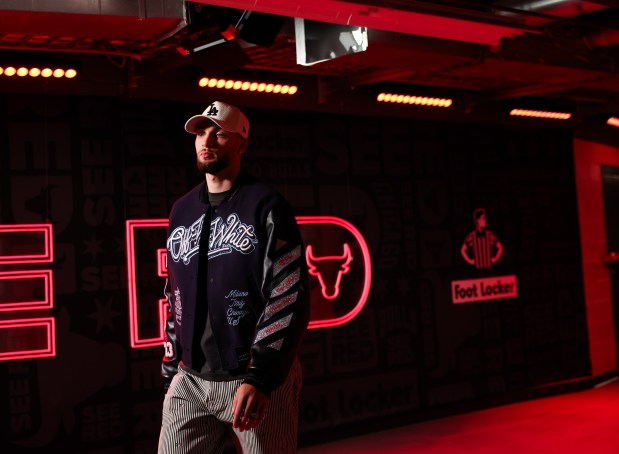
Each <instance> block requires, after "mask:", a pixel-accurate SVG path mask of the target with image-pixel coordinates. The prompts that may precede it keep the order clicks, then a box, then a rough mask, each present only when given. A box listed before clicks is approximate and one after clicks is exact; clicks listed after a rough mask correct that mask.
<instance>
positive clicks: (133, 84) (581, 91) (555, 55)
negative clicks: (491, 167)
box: [0, 0, 619, 121]
mask: <svg viewBox="0 0 619 454" xmlns="http://www.w3.org/2000/svg"><path fill="white" fill-rule="evenodd" d="M294 18H303V19H306V20H311V21H318V22H324V23H327V24H334V25H340V26H344V25H352V26H360V27H367V29H368V35H367V37H368V48H367V50H366V51H364V52H358V53H351V54H349V55H344V56H339V57H337V58H333V59H330V60H327V61H324V62H321V63H317V64H314V65H310V66H304V65H300V64H297V49H296V44H297V43H296V38H297V37H296V34H295V27H294ZM200 48H202V49H203V50H200V51H196V49H200ZM28 59H29V60H31V61H36V60H37V59H46V60H54V59H58V60H62V59H65V60H72V61H78V62H79V65H81V69H82V70H81V77H83V79H84V80H85V81H86V82H85V83H83V84H82V85H83V87H82V91H83V92H88V91H89V90H91V91H93V92H101V93H112V92H114V90H116V91H118V89H117V88H116V89H115V88H113V87H114V85H115V84H116V86H119V85H120V86H122V87H123V88H122V90H123V93H124V94H130V93H131V90H134V91H135V92H136V93H137V92H140V93H141V95H143V96H155V97H156V96H158V95H161V94H162V91H165V92H166V96H178V97H179V98H182V99H195V93H194V92H195V90H199V89H198V88H197V78H198V77H199V76H200V75H206V76H209V77H229V78H239V79H241V78H244V79H246V80H256V79H265V78H268V79H271V80H279V79H282V80H286V81H292V82H294V83H296V84H297V85H298V86H299V87H300V89H299V92H302V91H303V90H305V92H306V93H307V94H306V96H305V97H303V98H302V99H303V102H302V105H303V106H304V108H307V109H311V108H313V107H312V106H313V105H315V106H317V108H320V106H329V105H331V106H333V105H337V106H339V107H338V108H339V109H342V107H341V106H342V104H343V103H345V104H346V105H347V106H348V108H349V109H353V110H354V109H355V106H358V105H367V104H368V103H370V102H374V100H375V98H376V94H377V93H378V92H380V91H390V92H394V93H402V94H411V95H413V94H430V95H433V96H447V97H451V98H453V99H454V107H455V108H457V109H459V111H460V112H465V113H475V112H496V111H497V109H504V108H505V106H508V105H520V106H522V107H528V108H542V109H553V108H554V109H561V110H567V111H571V112H573V113H574V117H573V118H574V121H585V120H586V119H588V118H594V117H595V116H596V115H610V114H615V115H617V114H618V113H619V75H617V65H618V64H619V2H618V1H613V0H587V1H578V0H527V1H525V0H522V1H519V0H499V1H494V0H476V1H468V0H440V1H424V0H412V1H405V0H358V1H348V0H300V1H287V0H209V1H204V0H200V1H194V2H188V1H184V0H89V1H74V0H0V66H2V65H7V64H20V63H19V61H25V60H28ZM12 62H14V63H12ZM106 65H107V68H106ZM89 71H90V73H89ZM28 83H30V84H34V83H37V82H34V81H32V82H27V81H8V78H6V77H4V78H2V79H0V90H13V89H14V87H13V86H12V84H15V85H19V89H21V90H25V91H27V90H28V87H27V84H28ZM106 86H107V88H106ZM162 86H165V87H167V88H166V89H164V90H162ZM176 87H180V88H176ZM306 87H312V88H311V89H306ZM171 92H172V94H170V93H171ZM192 93H194V94H192ZM359 103H361V104H359ZM364 103H365V104H364ZM290 105H291V106H292V105H294V103H292V104H290ZM398 107H402V106H393V107H390V109H396V108H398ZM391 112H392V113H393V112H395V114H399V112H400V111H396V110H392V111H391Z"/></svg>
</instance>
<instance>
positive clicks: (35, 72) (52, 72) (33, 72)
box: [0, 66, 77, 79]
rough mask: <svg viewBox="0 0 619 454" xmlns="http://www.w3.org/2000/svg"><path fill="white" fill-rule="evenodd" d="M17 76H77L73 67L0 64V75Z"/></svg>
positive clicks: (69, 77)
mask: <svg viewBox="0 0 619 454" xmlns="http://www.w3.org/2000/svg"><path fill="white" fill-rule="evenodd" d="M2 75H4V76H8V77H12V76H18V77H26V76H29V77H39V76H41V77H52V76H53V77H55V78H57V79H59V78H61V77H66V78H67V79H73V78H74V77H75V76H77V71H76V70H75V69H66V70H65V69H62V68H56V69H51V68H42V69H41V68H37V67H32V68H27V67H25V66H20V67H15V66H7V67H2V66H0V76H2Z"/></svg>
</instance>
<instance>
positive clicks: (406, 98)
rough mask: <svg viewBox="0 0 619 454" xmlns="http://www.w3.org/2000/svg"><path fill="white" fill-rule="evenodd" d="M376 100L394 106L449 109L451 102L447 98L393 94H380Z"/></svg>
mask: <svg viewBox="0 0 619 454" xmlns="http://www.w3.org/2000/svg"><path fill="white" fill-rule="evenodd" d="M376 100H377V101H378V102H391V103H395V104H412V105H416V106H427V107H450V106H451V105H452V104H453V100H451V99H449V98H435V97H430V96H411V95H399V94H393V93H380V94H379V95H378V96H377V97H376Z"/></svg>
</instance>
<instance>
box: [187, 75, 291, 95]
mask: <svg viewBox="0 0 619 454" xmlns="http://www.w3.org/2000/svg"><path fill="white" fill-rule="evenodd" d="M198 85H199V86H200V87H202V88H222V89H225V90H240V91H254V92H259V93H272V94H282V95H294V94H295V93H297V91H299V88H298V87H297V86H296V85H286V84H274V83H270V82H256V81H247V80H232V79H214V78H210V79H209V78H208V77H203V78H202V79H200V81H199V82H198Z"/></svg>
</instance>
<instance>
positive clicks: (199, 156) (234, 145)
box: [196, 122, 245, 175]
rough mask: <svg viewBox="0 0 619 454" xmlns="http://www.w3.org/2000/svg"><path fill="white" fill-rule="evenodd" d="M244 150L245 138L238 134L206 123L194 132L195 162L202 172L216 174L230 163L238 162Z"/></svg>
mask: <svg viewBox="0 0 619 454" xmlns="http://www.w3.org/2000/svg"><path fill="white" fill-rule="evenodd" d="M244 150H245V140H244V139H243V138H242V137H241V136H240V135H238V134H235V133H233V132H228V131H224V130H223V129H221V128H220V127H219V126H217V125H215V124H213V123H210V122H209V123H208V124H204V125H203V126H201V127H200V128H199V129H198V130H197V132H196V163H197V166H198V170H199V171H200V172H202V173H209V174H213V175H215V174H217V173H219V172H221V171H222V170H225V169H227V168H228V167H229V166H230V165H231V164H234V165H236V164H239V162H240V159H241V154H242V152H243V151H244Z"/></svg>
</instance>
